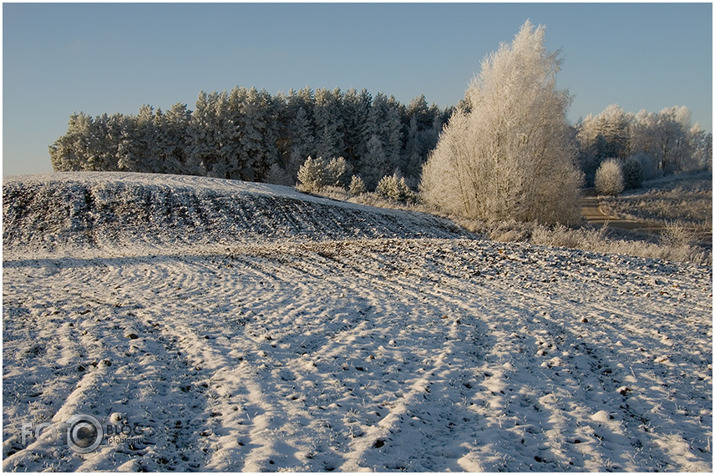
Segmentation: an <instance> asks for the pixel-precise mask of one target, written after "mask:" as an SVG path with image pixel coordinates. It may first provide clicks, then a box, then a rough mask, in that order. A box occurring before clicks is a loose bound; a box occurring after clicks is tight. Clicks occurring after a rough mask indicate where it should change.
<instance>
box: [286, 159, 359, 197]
mask: <svg viewBox="0 0 715 475" xmlns="http://www.w3.org/2000/svg"><path fill="white" fill-rule="evenodd" d="M347 171H348V164H347V163H346V162H345V159H344V158H343V157H339V158H334V159H332V160H330V162H328V161H327V160H325V159H324V158H321V157H318V158H312V157H308V158H307V159H306V160H305V163H303V165H302V166H301V167H300V169H299V170H298V181H299V182H300V183H299V184H298V188H299V189H300V190H301V191H305V192H308V193H315V192H318V191H320V190H322V189H323V188H325V187H327V186H341V184H342V180H343V176H344V175H345V174H346V173H347Z"/></svg>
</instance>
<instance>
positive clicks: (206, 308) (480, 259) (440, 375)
mask: <svg viewBox="0 0 715 475" xmlns="http://www.w3.org/2000/svg"><path fill="white" fill-rule="evenodd" d="M62 190H64V191H62ZM88 190H89V191H88ZM3 192H4V197H5V200H4V210H3V213H4V218H5V229H4V236H3V244H4V250H5V254H4V271H3V276H4V284H3V297H4V302H3V331H4V333H3V344H4V346H3V439H4V443H3V456H4V460H3V468H4V469H5V470H22V471H26V470H45V469H51V470H181V471H193V470H231V471H240V470H246V471H273V470H276V471H277V470H297V471H302V470H309V471H330V470H342V471H362V470H377V471H393V470H410V471H449V470H469V471H480V470H486V471H500V470H509V471H529V470H538V471H561V470H573V471H583V470H597V471H606V470H631V471H632V470H637V471H651V470H681V471H682V470H686V471H711V469H712V366H711V363H712V351H711V350H712V326H711V311H712V305H711V299H712V285H711V282H712V269H711V267H702V266H700V267H695V266H689V265H687V264H673V263H668V262H663V261H655V260H646V259H639V258H630V257H626V256H616V255H602V254H597V253H588V252H581V251H574V250H565V249H553V248H545V247H537V246H530V245H524V244H504V243H495V242H490V241H484V240H479V239H476V238H474V237H471V236H469V235H468V234H466V233H463V232H461V231H460V230H459V229H457V228H455V227H453V226H451V225H450V224H449V223H446V222H444V221H442V220H439V219H437V218H433V217H429V216H425V215H420V214H417V213H407V212H402V211H387V210H378V209H374V208H368V207H362V206H358V205H352V204H343V203H339V202H333V201H330V200H325V199H319V198H313V197H306V196H305V195H300V194H298V193H296V192H294V191H292V190H290V189H288V188H281V187H272V186H269V185H257V184H246V183H240V182H225V181H222V180H210V179H205V178H188V177H183V178H182V177H166V176H163V177H162V176H145V175H128V174H123V175H120V174H88V175H79V174H67V175H47V176H38V177H22V178H13V179H7V180H6V182H5V184H4V189H3ZM147 197H148V198H147ZM159 197H164V198H163V199H164V200H165V201H164V202H161V201H158V200H159ZM161 203H164V204H161ZM181 206H184V209H183V210H181V208H180V207H181ZM226 210H228V211H226ZM125 222H126V223H129V226H127V227H126V228H125V227H124V226H123V223H125ZM172 223H173V224H172ZM43 232H44V233H45V235H44V236H42V237H41V236H40V234H42V233H43ZM76 414H85V415H92V416H94V417H96V418H97V419H98V420H99V421H100V422H101V424H102V426H103V428H104V429H105V432H109V431H108V430H107V429H109V428H112V430H114V431H116V430H117V429H118V428H120V429H121V430H122V436H123V437H119V438H118V437H111V435H112V434H108V435H107V437H105V439H103V441H102V444H101V445H100V446H99V447H98V448H97V449H96V450H94V451H91V452H89V453H86V454H81V453H77V452H76V451H74V450H72V449H71V448H70V447H68V446H67V444H64V443H62V442H58V441H56V440H45V438H43V437H40V438H39V439H36V438H35V437H34V435H35V434H34V430H35V429H36V428H37V427H39V424H41V423H42V422H43V421H44V422H48V426H49V422H51V423H55V424H59V423H62V422H66V421H67V420H68V419H69V418H70V417H71V416H72V415H76ZM23 424H25V427H26V428H29V429H27V430H26V431H25V436H26V437H25V439H26V440H25V441H23V440H22V438H23V437H22V436H23V430H22V427H23ZM52 427H56V426H52ZM125 428H126V429H128V428H132V430H131V431H130V430H127V431H126V432H124V429H125ZM27 431H29V432H30V435H29V436H28V435H27ZM38 432H39V431H38ZM47 432H51V431H50V430H49V429H47V430H46V431H45V432H43V434H46V433H47ZM50 435H52V434H50ZM47 439H52V437H47Z"/></svg>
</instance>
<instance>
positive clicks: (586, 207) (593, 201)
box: [581, 188, 664, 233]
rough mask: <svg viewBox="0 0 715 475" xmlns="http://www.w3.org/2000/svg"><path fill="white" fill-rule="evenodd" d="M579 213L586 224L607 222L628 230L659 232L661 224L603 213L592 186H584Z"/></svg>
mask: <svg viewBox="0 0 715 475" xmlns="http://www.w3.org/2000/svg"><path fill="white" fill-rule="evenodd" d="M581 213H582V214H583V217H584V219H585V220H586V221H587V222H588V224H592V225H594V226H603V225H604V224H606V223H608V227H610V228H617V229H627V230H629V231H645V232H650V233H660V232H661V231H663V229H664V228H663V227H662V226H656V225H651V224H646V223H643V222H639V221H632V220H627V219H621V218H619V217H618V216H611V215H608V214H605V213H604V212H603V211H602V210H601V207H600V206H599V203H598V195H597V194H596V190H595V189H594V188H586V189H585V190H584V193H583V200H582V202H581Z"/></svg>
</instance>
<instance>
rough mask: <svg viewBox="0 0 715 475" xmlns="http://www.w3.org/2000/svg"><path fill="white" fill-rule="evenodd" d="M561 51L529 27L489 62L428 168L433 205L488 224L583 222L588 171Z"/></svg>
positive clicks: (425, 179) (426, 193)
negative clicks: (575, 134)
mask: <svg viewBox="0 0 715 475" xmlns="http://www.w3.org/2000/svg"><path fill="white" fill-rule="evenodd" d="M559 64H560V60H559V59H558V52H556V53H551V52H549V51H546V49H545V48H544V28H543V27H542V26H539V27H538V28H534V27H533V26H532V25H531V23H530V22H528V21H527V22H526V23H525V24H524V25H523V26H522V28H521V30H520V31H519V33H518V34H517V35H516V37H515V38H514V41H513V42H512V43H511V44H510V45H507V44H502V45H501V46H500V47H499V50H498V51H497V52H496V53H493V54H491V55H490V56H488V57H487V58H486V59H484V61H483V62H482V70H481V73H480V74H479V76H477V77H476V78H475V79H474V80H473V81H472V83H471V85H470V87H469V89H468V90H467V93H466V97H465V101H464V102H465V106H464V107H462V108H461V109H458V110H457V111H455V113H454V114H453V115H452V117H451V119H450V121H449V123H448V125H447V126H446V127H445V129H444V130H443V132H442V135H441V136H440V139H439V143H438V144H437V148H436V149H435V150H434V152H433V153H432V155H431V156H430V159H429V160H428V162H427V164H426V165H425V167H424V169H423V175H422V183H421V186H420V188H421V191H422V193H423V197H424V199H425V201H427V202H428V203H431V204H432V205H434V206H436V207H438V208H440V209H442V210H443V211H446V212H448V213H452V214H457V215H462V216H466V217H469V218H476V219H483V220H487V221H495V220H505V219H514V220H517V221H539V222H544V223H566V224H568V223H576V222H577V221H578V220H579V219H580V210H579V186H580V184H581V180H582V178H581V172H580V171H579V170H578V168H577V167H576V164H575V157H576V148H575V143H574V141H573V139H572V134H571V131H570V128H569V125H568V123H567V121H566V108H567V106H568V104H569V101H570V97H569V95H568V92H567V91H565V90H557V89H556V73H557V72H558V70H559Z"/></svg>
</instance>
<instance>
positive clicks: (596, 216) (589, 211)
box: [581, 188, 712, 247]
mask: <svg viewBox="0 0 715 475" xmlns="http://www.w3.org/2000/svg"><path fill="white" fill-rule="evenodd" d="M581 213H582V214H583V217H584V219H585V220H586V222H587V223H588V224H590V225H591V226H593V227H602V226H603V225H604V224H607V225H608V227H609V228H610V229H620V230H625V231H632V232H636V233H648V234H652V235H660V234H661V233H663V232H664V231H666V230H667V227H666V226H663V225H659V224H653V223H647V222H643V221H635V220H630V219H622V218H619V217H618V216H612V215H608V214H606V213H604V212H603V210H602V209H601V207H600V206H599V201H598V195H597V193H596V190H595V189H594V188H586V189H585V190H583V198H582V201H581ZM695 236H696V242H697V243H698V244H699V245H700V246H706V247H710V246H712V233H711V232H710V233H704V232H698V233H696V234H695Z"/></svg>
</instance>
